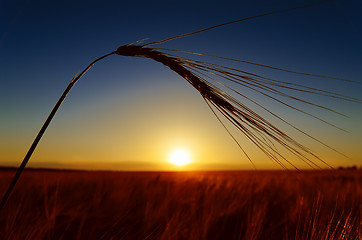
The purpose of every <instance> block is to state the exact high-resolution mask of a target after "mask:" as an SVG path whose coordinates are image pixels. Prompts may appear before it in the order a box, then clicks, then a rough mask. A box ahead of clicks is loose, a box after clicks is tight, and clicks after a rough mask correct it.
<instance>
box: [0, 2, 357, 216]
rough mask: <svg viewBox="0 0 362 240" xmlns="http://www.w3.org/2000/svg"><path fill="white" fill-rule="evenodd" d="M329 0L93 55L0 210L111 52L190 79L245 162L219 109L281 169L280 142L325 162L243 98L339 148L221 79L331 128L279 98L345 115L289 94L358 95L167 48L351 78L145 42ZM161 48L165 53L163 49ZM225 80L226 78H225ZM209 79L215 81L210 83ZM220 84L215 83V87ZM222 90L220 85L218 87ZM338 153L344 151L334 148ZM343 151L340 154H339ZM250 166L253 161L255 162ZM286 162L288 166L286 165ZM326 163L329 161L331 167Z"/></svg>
mask: <svg viewBox="0 0 362 240" xmlns="http://www.w3.org/2000/svg"><path fill="white" fill-rule="evenodd" d="M327 1H328V0H324V1H320V2H315V3H312V4H307V5H303V6H298V7H295V8H289V9H284V10H279V11H274V12H269V13H264V14H259V15H255V16H252V17H248V18H243V19H239V20H235V21H231V22H226V23H222V24H219V25H216V26H212V27H208V28H204V29H201V30H198V31H195V32H191V33H187V34H182V35H178V36H174V37H170V38H167V39H164V40H161V41H156V42H151V43H148V44H144V45H139V44H140V41H138V42H136V43H133V44H128V45H123V46H120V47H119V48H118V49H117V50H116V51H113V52H111V53H108V54H106V55H104V56H102V57H100V58H98V59H96V60H94V61H93V62H92V63H91V64H89V65H88V66H87V67H86V68H85V69H84V70H83V71H82V72H81V73H80V74H79V75H76V76H75V77H74V78H73V79H72V81H71V82H70V83H69V85H68V86H67V88H66V89H65V91H64V92H63V94H62V96H61V97H60V98H59V100H58V102H57V103H56V105H55V106H54V108H53V110H52V111H51V113H50V115H49V116H48V118H47V120H46V121H45V123H44V124H43V126H42V128H41V129H40V131H39V133H38V135H37V137H36V138H35V140H34V142H33V144H32V145H31V147H30V149H29V151H28V152H27V154H26V156H25V158H24V160H23V162H22V163H21V165H20V167H19V169H18V171H17V173H16V175H15V176H14V179H13V181H12V183H11V184H10V186H9V188H8V190H7V192H6V193H5V195H4V197H3V199H2V202H1V204H0V210H1V209H2V208H3V206H4V204H5V202H6V200H7V198H8V197H9V195H10V193H11V191H12V189H13V187H14V186H15V184H16V182H17V180H18V178H19V177H20V174H21V172H22V171H23V169H24V168H25V166H26V164H27V162H28V161H29V159H30V157H31V155H32V153H33V151H34V150H35V148H36V146H37V144H38V142H39V141H40V139H41V137H42V135H43V134H44V132H45V130H46V128H47V127H48V125H49V123H50V121H51V120H52V118H53V117H54V115H55V113H56V111H57V110H58V108H59V107H60V105H61V103H62V102H63V100H64V99H65V97H66V96H67V94H68V92H69V91H70V89H71V88H72V87H73V85H74V84H75V83H76V82H77V81H78V80H79V79H80V78H81V77H82V76H83V75H84V74H85V73H86V72H87V71H88V70H89V69H90V68H91V67H92V66H93V65H94V64H95V63H96V62H98V61H100V60H102V59H104V58H106V57H108V56H111V55H122V56H135V57H145V58H151V59H153V60H155V61H157V62H160V63H162V64H164V65H165V66H167V67H169V68H170V69H171V70H172V71H174V72H176V73H177V74H178V75H180V76H181V77H182V78H184V79H185V80H186V81H188V82H189V83H190V84H191V85H192V86H193V87H194V88H195V89H196V90H197V91H198V92H199V93H200V94H201V96H202V97H203V99H204V100H205V102H206V103H207V105H208V106H209V107H210V109H211V111H212V112H213V113H214V115H215V116H216V118H217V119H218V120H219V121H220V123H221V124H222V126H223V127H224V128H225V129H226V131H227V132H228V133H229V134H230V135H231V137H232V138H233V139H234V141H235V142H236V143H237V144H238V146H239V148H240V149H241V150H242V151H243V153H244V154H245V156H246V157H247V158H248V159H249V161H250V162H251V163H252V164H253V162H252V159H251V158H250V157H249V156H248V154H247V153H246V151H245V150H244V149H243V147H242V144H240V143H239V142H238V140H237V139H236V138H235V137H234V136H233V135H232V133H231V132H230V131H229V130H228V129H227V127H226V125H225V124H224V123H223V121H222V118H220V117H219V116H218V115H217V112H216V111H215V110H217V111H218V112H220V113H221V115H222V116H223V117H225V119H227V120H229V121H230V122H231V123H232V124H233V125H234V126H235V127H236V128H237V129H238V130H240V131H241V132H242V133H243V134H244V135H245V136H246V137H247V138H248V139H249V140H250V141H251V142H252V143H253V144H255V145H256V146H257V147H258V148H259V149H260V150H261V151H262V152H263V153H265V155H266V156H267V157H268V158H270V159H271V160H272V161H274V162H275V163H276V164H278V165H280V166H282V167H283V168H288V167H290V166H292V167H294V168H296V166H295V165H294V164H293V163H292V162H291V161H290V160H288V159H287V158H286V157H285V156H284V155H282V154H281V151H279V150H278V147H279V148H280V147H282V148H284V149H286V150H287V151H289V152H290V153H292V154H294V155H295V156H297V157H298V158H300V159H301V160H303V161H304V162H305V163H306V164H308V165H309V166H310V167H313V168H315V167H318V168H319V167H320V164H321V163H322V164H324V165H327V166H329V165H328V163H327V162H326V161H324V160H322V159H321V158H320V157H318V156H317V155H316V154H315V153H313V152H312V151H310V150H309V149H308V148H307V147H306V146H304V145H302V144H301V143H299V142H298V141H296V140H295V139H293V138H292V137H290V136H289V135H288V134H286V133H285V132H284V131H283V130H282V129H279V128H278V127H277V126H275V125H273V124H272V123H271V122H270V121H268V120H266V119H265V117H263V116H261V115H259V114H258V113H257V112H255V111H254V110H253V109H251V108H250V107H248V106H247V105H246V103H245V102H251V103H252V104H254V105H256V106H258V107H260V108H261V109H263V110H264V111H266V112H268V113H269V114H271V115H272V116H274V118H276V119H278V120H279V121H281V122H283V123H285V124H287V125H289V126H291V127H292V128H294V129H295V130H297V131H299V132H300V133H302V134H304V135H306V136H308V137H309V138H311V139H313V140H315V141H317V142H319V143H320V144H323V145H324V146H326V147H328V148H330V149H332V150H334V151H336V152H338V151H337V150H336V149H334V148H332V147H330V146H328V145H327V144H325V143H323V142H321V141H320V140H318V139H317V138H315V137H313V136H312V135H310V134H308V133H307V132H304V131H302V130H301V129H299V128H297V127H296V126H294V125H293V124H291V123H289V122H287V121H286V120H285V119H283V118H281V117H280V116H278V115H277V114H275V113H274V112H273V111H271V110H269V109H268V108H266V107H265V106H263V105H262V104H260V103H258V102H257V101H256V99H253V98H251V97H248V96H247V95H245V93H243V92H241V91H240V90H237V89H235V88H233V87H231V86H230V85H228V84H227V83H225V82H230V83H236V84H238V85H240V86H242V87H244V88H246V89H249V90H252V91H254V92H256V93H258V94H261V95H263V96H265V97H267V98H270V99H271V100H273V101H275V102H277V103H279V104H281V105H284V106H287V107H288V108H291V109H293V110H295V111H298V112H301V113H303V114H306V115H308V116H310V117H313V118H316V119H318V120H320V121H322V122H324V123H326V124H329V125H331V126H333V127H336V128H338V127H337V126H335V125H333V124H331V123H329V122H328V121H326V120H324V119H322V118H320V117H317V116H315V115H313V114H311V113H309V112H307V111H303V110H301V109H300V108H299V107H297V106H295V105H293V104H291V103H286V102H284V101H283V100H281V98H280V97H282V98H289V99H292V100H293V101H296V102H301V103H303V104H307V105H312V106H315V107H318V108H322V109H325V110H328V111H331V112H334V113H337V114H340V115H343V114H341V113H338V112H336V111H334V110H333V109H330V108H327V107H325V106H322V105H319V104H317V103H314V102H310V101H308V100H307V99H303V98H300V97H297V96H296V95H291V94H290V93H289V92H290V91H295V92H302V93H308V94H316V95H320V96H323V97H331V98H337V99H340V100H344V101H350V102H357V103H362V100H360V99H357V98H352V97H349V96H345V95H342V94H339V93H337V92H331V91H327V90H323V89H318V88H314V87H312V86H306V85H302V84H299V83H293V82H288V81H280V80H276V79H273V78H269V77H265V76H261V75H259V74H257V73H252V72H247V71H244V70H241V69H237V68H232V67H227V66H222V65H218V64H215V63H209V62H204V61H197V60H192V59H190V58H184V57H180V56H176V55H173V54H171V53H170V52H183V53H186V54H194V55H195V54H196V55H200V56H206V57H209V58H220V59H223V60H228V61H234V62H241V63H246V64H252V65H256V66H259V67H264V68H268V69H272V70H275V71H284V72H288V73H291V74H299V75H304V76H305V77H308V76H313V77H320V78H328V79H331V80H338V81H349V82H353V81H351V80H346V79H340V78H334V77H328V76H321V75H315V74H309V73H301V72H296V71H291V70H287V69H282V68H277V67H273V66H267V65H263V64H258V63H253V62H248V61H243V60H237V59H231V58H225V57H218V56H213V55H208V54H201V53H194V52H189V51H181V50H173V49H165V48H150V47H148V46H149V45H155V44H160V43H163V42H166V41H170V40H173V39H176V38H181V37H186V36H189V35H193V34H197V33H200V32H204V31H208V30H210V29H213V28H217V27H222V26H224V25H227V24H233V23H237V22H241V21H245V20H250V19H253V18H257V17H262V16H266V15H271V14H275V13H279V12H285V11H290V10H294V9H298V8H304V7H308V6H312V5H316V4H320V3H323V2H327ZM161 51H165V52H161ZM218 79H222V81H219V80H218ZM224 81H225V82H224ZM212 82H213V83H212ZM218 86H219V87H218ZM220 87H221V88H223V89H225V91H224V90H222V89H221V88H220ZM234 96H238V97H241V98H242V99H244V100H246V101H245V102H244V101H243V102H242V101H241V100H238V99H236V97H234ZM338 153H339V154H342V153H340V152H338ZM342 155H343V154H342ZM253 165H254V164H253ZM289 165H290V166H289ZM329 167H330V166H329Z"/></svg>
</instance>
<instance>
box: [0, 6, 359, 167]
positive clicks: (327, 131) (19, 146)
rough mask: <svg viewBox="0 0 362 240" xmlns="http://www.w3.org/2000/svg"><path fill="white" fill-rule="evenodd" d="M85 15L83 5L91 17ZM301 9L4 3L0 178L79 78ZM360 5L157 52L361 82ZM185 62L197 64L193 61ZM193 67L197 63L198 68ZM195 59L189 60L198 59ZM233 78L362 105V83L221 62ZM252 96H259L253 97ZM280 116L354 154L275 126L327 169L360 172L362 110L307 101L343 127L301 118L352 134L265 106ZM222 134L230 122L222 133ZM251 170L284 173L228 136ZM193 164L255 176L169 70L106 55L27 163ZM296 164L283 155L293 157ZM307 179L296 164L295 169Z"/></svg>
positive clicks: (294, 15) (109, 62)
mask: <svg viewBox="0 0 362 240" xmlns="http://www.w3.org/2000/svg"><path fill="white" fill-rule="evenodd" d="M85 3H86V4H85ZM304 3H305V1H283V0H278V1H273V4H271V3H270V2H269V1H262V0H258V1H253V3H250V2H245V3H243V1H241V2H240V1H222V2H220V3H213V2H209V1H204V2H203V1H200V2H198V3H194V2H193V1H182V4H180V3H179V5H177V4H175V3H172V2H168V1H152V2H150V1H128V2H126V3H123V2H119V1H103V2H99V1H86V2H82V1H78V2H76V3H74V2H73V1H60V2H57V3H50V2H47V1H25V0H23V1H20V0H18V1H11V2H10V1H9V2H6V3H5V2H3V3H0V15H1V16H2V17H1V18H2V21H1V26H0V30H1V31H0V34H1V35H0V73H1V75H0V83H1V87H0V109H1V113H0V114H1V119H0V121H1V124H0V153H1V154H0V165H5V166H18V165H19V164H20V162H21V161H22V159H23V158H24V156H25V154H26V151H27V150H28V148H29V146H30V144H31V143H32V141H33V139H34V138H35V136H36V134H37V132H38V131H39V129H40V127H41V125H42V124H43V122H44V121H45V119H46V117H47V115H48V114H49V112H50V110H51V109H52V107H53V106H54V104H55V103H56V101H57V99H58V98H59V96H60V95H61V93H62V92H63V90H64V88H65V87H66V86H67V84H68V82H69V81H70V80H71V79H72V77H73V76H74V75H75V74H76V73H77V72H78V71H81V70H82V69H83V68H84V67H85V66H86V65H87V64H89V63H90V62H91V61H92V60H94V59H95V58H97V57H100V56H102V55H104V54H106V53H108V52H111V51H114V50H115V49H117V47H118V46H119V45H123V44H127V43H131V42H135V41H138V40H140V39H144V38H149V39H150V40H145V42H147V41H157V40H162V39H164V38H167V37H170V36H174V35H178V34H182V33H187V32H190V31H195V30H199V29H202V28H204V27H208V26H212V25H215V24H218V23H222V22H226V21H231V20H234V19H239V18H243V17H248V16H253V15H255V14H260V13H264V12H269V11H273V10H278V9H282V8H287V7H293V6H297V5H301V4H304ZM361 5H362V4H361V3H360V2H359V1H357V0H351V1H341V0H338V1H332V2H328V3H325V4H322V5H318V6H315V7H311V8H306V9H300V10H295V11H292V12H287V13H281V14H276V15H272V16H265V17H263V18H258V19H254V20H250V21H246V22H240V23H235V24H233V25H229V26H225V27H223V28H219V29H215V30H210V31H208V32H205V33H202V34H199V35H194V36H190V37H186V38H181V39H177V40H174V41H170V42H167V43H164V44H160V45H157V46H156V45H155V47H167V48H173V49H182V50H188V51H194V52H200V53H207V54H213V55H218V56H223V57H229V58H235V59H242V60H247V61H254V62H257V63H261V64H267V65H271V66H276V67H282V68H286V69H291V70H295V71H301V72H308V73H314V74H320V75H328V76H335V77H340V78H345V79H351V80H355V81H359V82H360V83H361V82H362V69H361V62H362V25H361V22H362V17H361V15H360V14H359V13H360V11H361V8H362V7H361ZM188 57H190V56H189V55H188ZM191 57H193V56H191ZM191 57H190V58H191ZM220 64H223V65H225V66H232V67H237V68H239V69H245V70H248V71H254V72H258V73H260V74H268V75H270V76H272V77H274V78H277V79H280V80H287V79H290V78H293V79H299V80H300V81H301V83H303V84H310V85H311V86H313V87H316V88H325V89H327V90H331V91H332V90H333V91H339V92H340V93H342V94H344V95H348V96H353V97H356V98H361V97H362V94H361V93H362V87H361V86H362V84H355V83H349V82H341V81H334V80H330V79H318V78H309V77H305V76H304V77H300V76H298V77H297V76H295V75H293V74H285V73H283V74H282V73H280V72H278V71H270V70H268V71H267V70H265V69H263V68H258V67H255V66H249V65H245V64H236V63H233V62H230V61H221V62H220ZM245 94H248V96H249V97H253V93H252V92H250V93H245ZM258 101H259V102H260V103H262V104H264V105H265V106H267V107H268V108H270V109H272V110H273V111H274V112H275V113H276V114H278V115H279V116H281V117H283V118H285V119H288V121H290V122H292V123H294V124H295V125H296V126H298V127H299V128H301V129H303V130H304V131H306V132H308V133H309V134H311V135H313V136H314V137H316V138H318V139H320V140H321V141H323V142H325V143H327V144H328V145H330V146H332V147H333V148H335V149H337V150H338V151H340V152H342V153H344V154H346V155H347V156H348V157H349V158H346V157H344V156H342V155H340V154H338V153H336V152H334V151H332V150H330V149H328V148H326V147H324V146H323V145H321V144H319V143H317V142H316V141H313V140H311V139H308V138H307V137H305V136H303V135H300V134H298V133H296V132H295V131H293V130H292V129H290V127H288V126H284V125H278V126H279V127H280V128H282V129H283V130H285V131H286V132H287V133H288V134H290V135H291V136H292V137H295V139H296V140H297V141H299V142H301V143H303V144H305V145H306V146H308V147H309V148H310V149H311V150H313V151H314V152H315V153H316V154H317V155H318V156H320V157H321V158H323V159H324V160H325V161H327V162H328V163H329V164H331V165H332V166H333V167H338V166H352V165H356V166H362V150H361V142H362V127H361V124H360V123H361V122H362V105H361V104H358V103H352V102H344V101H341V100H334V99H333V100H331V99H328V98H323V97H320V96H311V98H310V101H313V102H317V103H318V104H323V105H326V106H327V107H330V108H333V109H335V110H336V111H338V112H341V113H343V114H346V115H347V116H348V117H349V118H347V117H343V116H340V115H337V114H334V113H330V112H327V111H321V110H320V109H317V108H313V107H309V106H301V108H303V110H305V111H308V112H311V113H312V114H315V115H318V116H320V117H321V118H323V119H326V120H328V121H329V122H331V123H333V124H335V125H337V126H338V127H341V128H343V129H345V130H346V132H344V131H341V130H339V129H336V128H333V127H331V126H328V125H326V124H324V123H322V122H320V121H318V120H316V119H312V118H310V117H308V116H306V115H303V114H300V113H296V112H295V111H292V110H290V109H287V108H282V107H280V106H279V105H277V104H275V103H273V102H270V101H269V100H267V99H258ZM225 122H226V121H225ZM226 125H227V126H228V127H229V129H231V131H232V133H233V135H234V136H235V137H236V138H237V139H238V140H239V142H240V144H241V145H242V146H243V148H244V149H245V150H246V151H247V153H248V155H249V156H250V157H251V159H252V160H253V162H254V164H255V166H256V168H257V169H269V168H272V169H273V168H279V166H277V165H275V164H274V163H273V162H271V161H270V160H269V159H268V158H267V157H266V156H265V155H263V153H262V152H261V151H260V150H259V149H258V148H257V147H256V146H254V145H253V144H252V143H251V142H250V141H248V139H247V138H245V137H244V136H243V135H242V134H241V133H239V132H238V131H237V130H235V129H233V128H232V126H230V124H228V123H226ZM179 148H182V149H185V150H186V151H187V152H189V153H190V155H192V162H191V163H190V164H188V165H185V166H184V169H185V170H225V169H252V168H253V166H252V164H251V163H250V162H249V160H248V159H247V158H246V157H245V155H244V154H243V152H242V151H240V149H239V148H238V146H237V144H236V143H235V141H234V140H233V139H232V138H231V137H230V135H229V134H228V133H227V132H226V131H225V129H224V128H223V126H222V125H221V124H220V123H219V122H218V120H217V119H216V118H215V116H214V115H213V113H212V112H211V111H210V109H209V108H208V106H207V105H206V104H205V102H204V101H203V99H202V97H201V96H200V94H199V93H198V92H197V91H195V89H194V88H193V87H192V86H191V85H190V84H188V83H187V82H186V81H185V80H184V79H182V78H181V77H180V76H178V75H177V74H175V73H174V72H172V71H170V69H168V68H166V67H164V66H162V65H161V64H159V63H157V62H154V61H151V60H149V59H141V58H131V57H123V56H111V57H109V58H107V59H105V60H103V61H101V62H99V63H97V64H96V65H95V66H94V67H93V68H92V69H91V70H90V71H89V72H88V73H86V75H85V76H84V77H83V78H82V79H81V80H80V81H79V82H78V83H77V84H76V85H75V87H74V88H73V89H72V91H71V92H70V94H69V95H68V97H67V99H66V100H65V102H64V103H63V105H62V106H61V107H60V109H59V111H58V113H57V114H56V116H55V118H54V120H53V121H52V123H51V124H50V126H49V128H48V130H47V131H46V133H45V135H44V136H43V138H42V140H41V142H40V143H39V146H38V147H37V149H36V151H35V152H34V155H33V156H32V158H31V159H30V161H29V166H31V167H51V168H74V169H109V170H125V171H126V170H146V171H159V170H177V166H174V165H173V164H171V163H170V162H169V154H170V152H172V151H173V150H174V149H179ZM287 156H288V155H287ZM289 157H290V158H288V159H289V160H290V161H293V163H295V164H296V166H298V167H300V168H308V166H306V165H305V164H304V163H303V162H302V161H300V160H298V159H296V158H295V157H293V156H289Z"/></svg>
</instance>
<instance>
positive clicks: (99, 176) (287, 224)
mask: <svg viewBox="0 0 362 240" xmlns="http://www.w3.org/2000/svg"><path fill="white" fill-rule="evenodd" d="M12 176H13V172H12V171H3V172H1V175H0V186H1V187H0V189H1V191H4V189H5V188H6V186H7V184H8V182H9V181H10V180H11V177H12ZM0 194H3V192H1V193H0ZM361 203H362V174H361V170H343V171H342V170H328V171H304V172H294V171H230V172H228V171H226V172H82V171H79V172H76V171H29V170H27V171H25V172H24V176H23V177H22V178H21V179H20V181H19V185H18V187H17V188H15V190H14V192H13V194H12V196H11V198H10V199H9V201H8V203H7V206H6V207H5V208H4V212H3V213H4V214H2V215H1V216H0V236H1V239H4V240H6V239H9V240H10V239H361V237H362V235H361V231H362V230H361V213H362V204H361Z"/></svg>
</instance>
